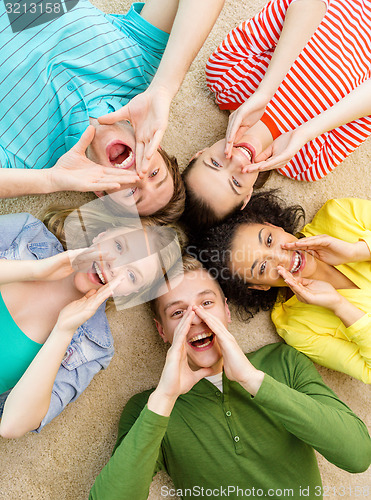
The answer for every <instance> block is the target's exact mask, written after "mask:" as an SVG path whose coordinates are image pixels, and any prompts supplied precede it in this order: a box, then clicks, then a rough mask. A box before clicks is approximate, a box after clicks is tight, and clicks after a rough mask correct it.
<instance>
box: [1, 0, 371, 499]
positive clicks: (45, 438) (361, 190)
mask: <svg viewBox="0 0 371 500" xmlns="http://www.w3.org/2000/svg"><path fill="white" fill-rule="evenodd" d="M130 3H131V2H130V1H129V0H116V1H111V2H109V1H103V0H101V1H99V2H97V3H96V5H97V6H98V7H99V8H101V9H102V10H104V11H106V12H116V13H124V12H125V11H126V10H127V8H128V6H129V5H130ZM263 4H264V0H258V1H255V2H253V0H249V1H248V0H242V1H240V0H227V1H226V5H225V7H224V11H223V13H222V15H221V16H220V18H219V20H218V22H217V24H216V26H215V28H214V30H213V32H212V33H211V35H210V37H209V38H208V40H207V42H206V44H205V46H204V47H203V49H202V51H201V52H200V54H199V56H198V58H197V60H196V61H195V62H194V64H193V66H192V68H191V70H190V71H189V74H188V76H187V78H186V80H185V82H184V84H183V87H182V89H181V91H180V92H179V94H178V96H177V98H176V100H175V102H174V104H173V107H172V113H171V123H170V125H169V128H168V131H167V134H166V137H165V140H164V141H163V145H164V146H165V147H166V148H167V149H168V150H169V152H170V153H173V154H176V155H177V156H178V159H179V160H180V164H181V165H182V166H184V164H185V161H186V160H187V159H188V158H189V157H190V156H191V155H192V154H193V153H194V152H195V151H196V150H198V149H201V148H202V147H203V146H205V145H208V143H209V142H210V141H214V140H216V139H220V138H222V137H223V132H224V130H225V126H226V122H227V115H226V114H225V113H222V112H220V111H218V109H217V107H216V105H215V104H214V102H213V98H212V96H211V95H210V94H209V93H208V91H207V89H206V86H205V78H204V72H203V68H204V65H205V62H206V58H207V56H208V55H209V53H210V52H211V51H212V49H213V48H214V47H215V46H216V45H217V44H218V43H219V42H220V41H221V40H222V38H223V36H224V35H225V34H226V33H227V31H228V30H229V29H230V28H232V27H233V26H235V25H236V24H238V22H239V21H241V20H243V19H245V18H248V17H250V16H251V15H252V14H254V13H255V12H256V11H257V10H258V9H259V8H260V7H262V6H263ZM370 162H371V142H370V140H369V141H368V142H367V143H366V144H364V145H363V146H362V147H361V148H359V149H358V151H357V152H356V153H354V154H353V155H352V156H351V157H350V158H349V159H348V160H347V161H345V162H344V163H343V164H342V165H341V166H340V167H338V168H337V169H336V171H335V172H334V173H333V174H330V175H329V176H328V177H327V178H326V179H324V180H322V181H320V182H316V183H313V184H307V183H300V182H296V181H290V180H288V179H285V178H283V177H281V176H279V175H278V174H276V175H274V176H273V178H272V179H271V180H270V182H269V187H271V186H274V187H281V188H282V190H283V193H284V195H285V197H286V198H287V199H288V200H289V201H293V202H294V201H295V202H296V201H299V202H301V203H302V204H303V205H304V207H305V209H306V210H307V217H308V218H307V220H310V219H311V217H312V216H313V215H314V214H315V212H316V211H317V210H318V209H319V208H320V207H321V205H322V204H323V203H324V202H325V201H326V200H327V199H329V198H334V197H345V196H355V197H357V196H358V197H361V198H371V192H370V180H369V172H370V167H369V165H370ZM84 199H88V196H82V195H79V194H71V193H69V194H66V193H62V194H58V195H50V196H43V197H29V198H22V199H14V200H10V201H5V202H2V203H1V205H0V211H1V213H11V212H22V211H29V212H31V213H33V214H35V215H36V214H37V213H38V211H39V210H40V209H41V208H43V207H45V206H47V205H48V204H49V203H51V202H55V201H63V202H66V203H68V202H70V201H72V202H76V201H83V200H84ZM232 312H233V308H232ZM109 320H110V324H111V328H112V331H113V335H114V338H115V347H116V354H115V356H114V359H113V360H112V362H111V365H110V366H109V368H108V369H107V370H106V371H104V372H101V373H100V374H99V375H97V376H96V377H95V379H94V380H93V382H92V383H91V385H90V386H89V388H88V389H87V390H86V391H85V393H84V394H83V395H82V396H81V397H80V399H79V400H78V401H77V402H76V403H73V404H71V405H70V406H69V407H68V408H67V409H66V410H65V411H64V412H63V413H62V415H60V416H59V417H58V418H57V419H55V420H54V421H53V422H52V423H51V424H49V425H48V426H47V427H46V428H45V429H44V430H43V431H42V433H41V434H40V435H33V434H29V435H27V436H25V437H24V438H22V439H19V440H18V441H6V440H3V439H1V438H0V448H1V461H2V465H1V475H0V476H1V477H0V499H1V500H5V499H6V500H8V499H9V500H26V499H31V498H33V499H36V500H82V499H86V498H87V497H88V493H89V490H90V487H91V485H92V484H93V482H94V479H95V477H96V476H97V474H98V473H99V471H100V470H101V469H102V467H103V466H104V465H105V464H106V462H107V460H108V459H109V457H110V454H111V450H112V448H113V445H114V443H115V439H116V428H117V424H118V420H119V416H120V413H121V410H122V407H123V406H124V405H125V403H126V401H127V400H128V399H129V398H130V397H131V396H132V395H133V394H135V393H136V392H138V391H142V390H144V389H147V388H150V387H152V386H154V385H155V384H156V383H157V381H158V379H159V376H160V373H161V369H162V366H163V362H164V356H165V348H164V345H163V343H162V341H160V339H159V337H158V335H157V333H156V330H155V328H154V325H153V322H152V320H151V317H150V313H149V309H148V308H147V307H146V306H139V307H137V308H135V309H132V310H129V311H121V312H116V311H111V312H109ZM231 329H232V332H233V333H234V334H235V335H236V337H237V339H238V341H239V343H240V345H241V347H242V348H243V349H244V350H245V351H251V350H255V349H257V348H259V347H261V346H263V345H265V344H267V343H271V342H276V341H278V340H279V338H278V337H277V335H276V334H275V332H274V329H273V327H272V324H271V322H270V319H269V315H268V314H262V313H261V314H259V315H258V316H257V317H256V318H255V319H254V320H253V321H251V322H250V323H248V325H245V324H243V323H239V322H238V321H234V322H233V324H232V327H231ZM319 371H320V373H321V374H322V375H323V377H324V379H325V382H326V383H327V384H328V385H329V386H330V387H331V388H332V389H334V390H335V392H336V393H337V394H338V395H339V396H340V397H341V398H342V399H343V400H344V401H345V402H346V403H347V404H348V405H349V406H350V407H351V408H352V409H353V410H354V411H355V412H356V413H357V414H358V415H359V416H360V417H361V418H362V419H363V420H364V421H365V422H366V423H367V425H368V427H369V429H371V412H370V401H371V387H370V386H367V385H364V384H362V383H361V382H359V381H356V380H353V379H351V378H350V377H347V376H346V375H343V374H340V373H337V372H332V371H330V370H326V369H323V368H319ZM319 462H320V468H321V473H322V478H323V484H324V485H325V486H327V487H330V488H331V490H330V491H329V495H328V497H327V498H337V497H338V498H340V497H341V498H346V499H352V498H356V497H357V492H356V490H355V487H356V486H359V487H365V486H369V487H370V489H371V470H369V471H368V472H365V473H363V474H359V475H352V474H348V473H346V472H343V471H341V470H339V469H337V468H336V467H335V466H333V465H331V464H329V463H328V462H326V460H324V459H322V458H320V459H319ZM282 473H283V474H284V473H285V472H284V464H283V470H282ZM163 484H170V483H169V480H168V478H167V477H166V476H165V475H158V476H157V477H156V479H155V480H154V482H153V485H152V487H151V493H150V496H149V498H150V499H151V500H155V499H160V498H161V495H160V488H161V485H163ZM341 486H343V487H344V488H345V490H346V491H345V494H343V495H342V491H341V490H340V487H341ZM333 488H335V489H336V490H337V492H338V494H337V496H335V495H334V494H333ZM351 489H353V490H352V491H353V493H351V492H350V491H351ZM358 493H359V492H358ZM369 494H370V495H371V493H369ZM358 498H365V496H363V494H361V495H359V494H358ZM128 500H135V499H128Z"/></svg>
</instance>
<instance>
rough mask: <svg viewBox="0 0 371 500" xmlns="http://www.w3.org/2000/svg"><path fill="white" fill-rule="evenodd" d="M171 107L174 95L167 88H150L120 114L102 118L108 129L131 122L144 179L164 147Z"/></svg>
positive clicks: (136, 159)
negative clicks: (154, 159) (125, 121)
mask: <svg viewBox="0 0 371 500" xmlns="http://www.w3.org/2000/svg"><path fill="white" fill-rule="evenodd" d="M170 104H171V95H170V94H169V92H168V91H167V90H166V88H163V87H161V88H159V87H156V88H151V86H150V87H148V89H147V90H146V91H145V92H143V93H142V94H138V95H137V96H135V97H134V98H133V99H132V100H131V101H130V102H129V103H128V104H126V106H123V107H122V108H121V109H119V110H118V111H116V112H114V113H110V114H108V115H104V116H101V117H99V118H98V121H99V123H101V124H106V125H110V124H113V123H116V122H117V121H121V120H128V121H130V123H131V125H132V126H133V128H134V132H135V139H136V149H135V162H136V169H137V173H138V174H140V175H141V176H144V174H146V173H147V171H148V168H149V162H150V160H151V158H152V156H153V155H154V154H155V152H156V151H157V149H158V147H159V145H160V142H161V139H162V137H163V135H164V132H165V130H166V127H167V124H168V120H169V111H170Z"/></svg>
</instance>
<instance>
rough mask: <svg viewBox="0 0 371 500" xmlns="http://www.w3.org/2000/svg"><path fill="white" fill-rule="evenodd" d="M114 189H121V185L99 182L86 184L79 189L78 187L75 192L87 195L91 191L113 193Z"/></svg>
mask: <svg viewBox="0 0 371 500" xmlns="http://www.w3.org/2000/svg"><path fill="white" fill-rule="evenodd" d="M114 189H121V185H120V184H119V183H118V182H107V181H105V182H102V181H97V182H89V183H87V184H84V185H83V186H80V187H79V188H77V187H76V189H74V191H82V192H83V193H86V192H89V191H92V192H95V191H113V190H114Z"/></svg>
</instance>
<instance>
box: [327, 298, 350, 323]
mask: <svg viewBox="0 0 371 500" xmlns="http://www.w3.org/2000/svg"><path fill="white" fill-rule="evenodd" d="M347 304H349V301H348V300H347V299H346V298H345V297H343V296H342V295H340V293H339V292H336V296H335V298H334V302H333V304H332V306H331V307H329V309H331V311H332V312H333V313H334V314H335V315H336V316H338V317H339V318H340V319H341V318H342V316H343V312H344V310H345V308H346V306H347Z"/></svg>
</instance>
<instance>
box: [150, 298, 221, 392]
mask: <svg viewBox="0 0 371 500" xmlns="http://www.w3.org/2000/svg"><path fill="white" fill-rule="evenodd" d="M194 316H195V313H194V311H192V309H191V308H190V307H188V309H187V310H186V312H185V313H184V315H183V317H182V319H181V320H180V321H179V324H178V326H177V327H176V329H175V331H174V337H173V343H172V345H171V347H170V349H169V350H168V353H167V356H166V363H165V366H164V369H163V371H162V375H161V379H160V382H159V384H158V387H157V389H158V390H159V392H161V394H162V395H164V396H165V397H167V398H168V399H176V398H177V397H178V396H179V395H180V394H185V393H186V392H188V391H189V390H190V389H192V387H193V386H194V385H195V384H196V383H197V382H199V381H200V380H201V379H202V378H204V377H207V376H208V375H211V372H212V370H211V368H201V369H200V370H197V371H193V370H191V368H190V367H189V364H188V357H187V349H186V346H187V335H188V332H189V329H190V326H191V324H192V320H193V318H194Z"/></svg>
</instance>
